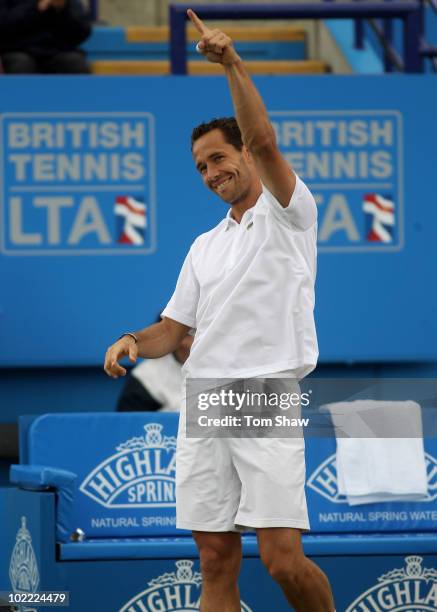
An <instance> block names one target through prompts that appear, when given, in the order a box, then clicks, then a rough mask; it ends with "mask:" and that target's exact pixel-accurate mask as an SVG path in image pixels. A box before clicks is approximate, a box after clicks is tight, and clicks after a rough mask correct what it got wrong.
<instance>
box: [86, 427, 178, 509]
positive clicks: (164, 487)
mask: <svg viewBox="0 0 437 612" xmlns="http://www.w3.org/2000/svg"><path fill="white" fill-rule="evenodd" d="M162 429H163V426H162V425H161V424H160V423H148V424H147V425H145V426H144V430H145V432H146V433H145V435H144V436H137V437H134V438H131V439H130V440H127V441H126V442H123V443H122V444H120V445H119V446H117V447H116V450H117V451H118V452H117V453H116V454H114V455H111V456H110V457H108V458H107V459H105V460H104V461H102V463H100V464H99V465H98V466H97V467H96V468H95V469H94V470H93V471H92V472H91V473H90V474H88V476H87V477H86V478H85V480H84V481H83V482H82V484H81V485H80V491H82V493H84V494H85V495H87V496H88V497H91V499H93V500H94V501H95V502H97V503H98V504H100V505H102V506H104V507H105V508H151V507H153V508H174V506H175V503H176V498H175V474H176V457H175V450H176V438H175V436H164V435H163V433H162Z"/></svg>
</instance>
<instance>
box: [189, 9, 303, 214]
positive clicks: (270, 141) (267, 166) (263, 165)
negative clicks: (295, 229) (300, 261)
mask: <svg viewBox="0 0 437 612" xmlns="http://www.w3.org/2000/svg"><path fill="white" fill-rule="evenodd" d="M188 16H189V18H190V20H191V21H192V22H193V24H194V25H195V27H196V28H197V30H198V31H199V34H200V35H201V39H200V43H199V49H200V51H201V52H202V54H203V55H204V56H205V57H206V58H207V59H208V60H209V61H210V62H214V63H220V64H222V65H223V67H224V69H225V73H226V76H227V79H228V82H229V88H230V92H231V96H232V101H233V104H234V109H235V115H236V119H237V122H238V125H239V127H240V131H241V135H242V139H243V143H244V144H245V146H246V147H247V148H248V150H249V152H250V154H251V155H252V157H253V159H254V162H255V164H256V167H257V170H258V174H259V176H260V179H261V182H262V183H263V184H264V185H265V186H266V187H267V189H268V190H269V191H270V192H271V193H272V194H273V195H274V196H275V198H276V199H277V200H278V202H279V203H280V204H281V206H282V207H283V208H286V207H287V206H288V205H289V203H290V199H291V197H292V195H293V192H294V189H295V186H296V176H295V174H294V172H293V170H292V169H291V168H290V165H289V164H288V163H287V162H286V161H285V159H284V158H283V157H282V154H281V153H280V151H279V149H278V146H277V144H276V135H275V131H274V129H273V126H272V125H271V123H270V120H269V117H268V114H267V110H266V108H265V106H264V102H263V101H262V98H261V96H260V94H259V93H258V91H257V89H256V87H255V85H254V84H253V82H252V79H251V78H250V76H249V74H248V72H247V70H246V67H245V66H244V63H243V61H242V59H241V58H240V56H239V55H238V53H237V52H236V51H235V49H234V47H233V44H232V40H231V39H230V38H229V36H227V35H226V34H224V33H223V32H221V31H219V30H212V29H209V28H208V27H207V26H205V24H204V23H203V22H202V21H201V20H200V19H199V17H197V15H196V14H195V13H194V12H193V11H191V10H190V11H188Z"/></svg>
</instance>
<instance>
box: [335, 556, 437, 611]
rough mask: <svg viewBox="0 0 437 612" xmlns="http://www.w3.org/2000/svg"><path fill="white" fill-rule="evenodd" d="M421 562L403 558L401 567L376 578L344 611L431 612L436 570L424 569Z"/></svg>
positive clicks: (436, 596)
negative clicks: (375, 582) (373, 584)
mask: <svg viewBox="0 0 437 612" xmlns="http://www.w3.org/2000/svg"><path fill="white" fill-rule="evenodd" d="M422 563H423V558H422V557H418V556H416V555H411V556H409V557H405V567H402V568H399V569H394V570H392V571H390V572H388V573H387V574H383V575H382V576H380V577H379V578H378V583H377V584H376V585H375V586H373V587H371V588H370V589H368V590H367V591H366V592H365V593H362V594H361V595H360V596H359V597H357V599H356V600H355V601H354V602H353V603H351V605H350V606H349V607H348V608H347V609H346V611H345V612H380V611H381V610H387V611H389V612H401V611H402V612H406V611H408V612H435V611H436V610H437V570H435V569H433V568H424V567H422Z"/></svg>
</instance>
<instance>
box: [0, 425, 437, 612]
mask: <svg viewBox="0 0 437 612" xmlns="http://www.w3.org/2000/svg"><path fill="white" fill-rule="evenodd" d="M176 430H177V415H175V414H160V413H125V414H117V413H83V414H51V415H42V416H40V417H37V418H27V419H26V418H23V419H22V420H21V423H20V462H21V463H20V465H19V466H15V467H13V468H12V470H11V479H12V480H13V481H14V484H15V485H17V486H11V487H7V488H3V489H0V542H2V547H1V552H0V590H15V591H18V590H20V589H23V590H27V591H31V590H39V591H49V590H65V591H69V592H70V610H71V612H79V611H81V612H83V611H88V610H93V611H94V612H100V611H101V612H111V611H114V612H116V611H118V612H137V611H138V612H139V611H143V610H151V611H152V610H172V609H184V610H196V609H198V599H199V593H200V580H201V578H200V574H199V564H198V557H197V551H196V547H195V544H194V541H193V540H192V538H191V536H190V534H188V533H187V532H183V531H178V530H176V528H175V522H174V516H175V515H174V501H175V500H174V473H175V464H174V449H175V435H176ZM429 442H430V444H431V446H430V445H428V448H427V453H428V463H429V477H430V497H431V498H432V497H433V494H434V489H433V487H434V475H435V470H434V467H433V464H432V460H431V459H432V457H433V453H434V447H433V441H429ZM333 450H334V442H333V441H332V440H329V439H326V440H325V439H320V438H319V439H316V438H314V439H309V440H308V441H307V463H308V486H307V494H308V498H309V505H310V513H311V520H312V525H313V529H314V530H313V531H312V532H311V534H308V535H304V537H303V540H304V549H305V551H306V554H308V555H309V556H310V557H311V558H313V559H314V561H315V562H316V563H318V564H319V565H320V567H322V569H323V570H324V571H325V572H326V573H327V574H328V576H329V578H330V580H331V583H332V585H333V589H334V593H335V598H336V605H337V611H338V612H340V611H342V612H346V611H347V612H353V611H355V610H357V611H358V610H360V611H362V610H366V607H365V606H367V609H369V610H372V611H373V610H374V609H378V608H375V606H377V605H381V606H382V604H381V602H383V603H384V605H385V606H386V607H385V608H384V607H383V606H382V608H381V609H387V610H389V609H392V610H396V609H400V606H401V605H404V604H405V605H406V604H411V606H410V607H411V609H412V610H433V609H437V536H436V534H435V530H434V532H433V531H432V527H433V523H432V521H433V518H432V517H433V516H434V515H436V503H435V501H434V500H433V499H430V500H428V501H427V502H423V503H422V504H421V506H420V507H421V508H422V510H420V511H419V510H417V504H414V508H415V509H413V508H412V507H409V506H406V505H405V504H394V505H393V506H394V508H395V510H392V511H393V512H395V513H394V514H393V517H394V518H392V520H391V521H389V520H386V522H385V523H384V521H383V520H381V521H379V522H378V523H377V524H375V522H374V521H371V520H370V519H369V520H368V521H367V522H366V521H364V522H362V521H359V522H352V523H351V524H349V525H348V524H347V523H345V522H344V520H340V519H341V515H342V513H346V512H349V513H350V512H351V509H350V508H348V506H347V503H346V502H345V501H344V500H341V499H339V498H338V496H337V498H336V496H335V459H334V458H333ZM318 488H319V489H320V490H318ZM327 491H329V495H328V494H327ZM322 493H326V495H325V496H324V495H323V494H322ZM381 506H382V505H378V506H376V505H374V506H371V510H369V509H368V510H367V511H369V512H370V511H372V512H375V511H381V512H382V511H383V510H384V509H385V510H387V508H384V507H381ZM384 506H385V505H384ZM425 508H426V510H425ZM329 509H330V510H331V513H334V512H335V513H336V516H337V518H338V517H340V518H339V520H338V524H336V523H335V521H334V522H333V521H323V520H320V516H321V515H322V514H323V513H326V512H328V510H329ZM401 509H402V511H401ZM360 511H361V512H364V510H362V509H361V510H360ZM404 512H406V514H404ZM409 512H423V513H424V516H427V517H428V518H427V519H424V520H419V518H418V517H419V514H416V515H410V514H409ZM396 516H397V517H398V519H399V520H400V521H401V522H400V523H399V522H396V520H395V517H396ZM414 516H416V518H413V517H414ZM387 517H390V514H387ZM400 517H404V518H400ZM372 524H373V531H371V529H370V527H371V526H372ZM345 525H347V528H346V529H345V528H344V526H345ZM400 525H402V526H403V528H402V530H401V529H400ZM78 528H80V529H81V530H82V531H83V532H85V539H84V540H83V541H81V538H80V532H78V531H77V530H78ZM377 529H380V530H381V531H380V532H379V533H378V532H377V531H376V530H377ZM342 530H343V531H344V533H341V531H342ZM353 530H354V531H355V533H351V532H352V531H353ZM382 530H383V532H382ZM426 530H428V532H426ZM345 531H349V533H346V532H345ZM72 537H73V539H74V540H76V541H73V540H72V539H71V538H72ZM243 554H244V563H243V567H242V572H241V579H240V591H241V600H242V610H245V611H247V612H249V611H252V612H258V611H259V612H264V611H267V610H275V611H279V612H280V611H282V610H284V611H285V610H288V609H289V608H288V606H287V604H286V602H285V599H284V597H283V595H282V593H281V591H280V589H279V588H278V587H277V586H276V585H275V584H274V583H273V582H272V581H271V579H270V578H269V577H268V575H267V572H266V571H265V569H264V568H263V566H262V564H261V562H260V560H259V555H258V549H257V544H256V538H255V536H254V535H253V534H245V535H244V536H243ZM373 602H375V603H373ZM377 602H379V604H378V603H377ZM391 602H393V606H394V605H395V604H396V605H397V606H398V608H396V607H393V606H392V607H391V608H390V607H389V606H390V605H391ZM414 602H416V604H417V605H419V603H417V602H421V604H420V605H422V607H417V606H416V608H414V607H413V604H414ZM416 604H414V605H416ZM172 606H173V607H172ZM178 606H179V607H178ZM372 606H373V607H372ZM426 606H428V607H426ZM432 606H434V607H432ZM40 609H41V610H44V609H45V608H40ZM405 609H409V608H405Z"/></svg>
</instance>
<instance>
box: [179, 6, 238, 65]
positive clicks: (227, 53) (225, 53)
mask: <svg viewBox="0 0 437 612" xmlns="http://www.w3.org/2000/svg"><path fill="white" fill-rule="evenodd" d="M187 15H188V17H189V19H190V21H191V22H192V24H193V25H194V27H195V28H196V30H197V31H198V32H199V34H200V35H201V38H200V41H199V44H198V49H199V50H200V52H201V53H202V55H204V56H205V57H206V58H207V59H208V60H209V61H210V62H213V63H216V64H223V65H226V64H234V63H235V62H236V61H237V60H238V59H239V56H238V54H237V52H236V51H235V49H234V46H233V44H232V40H231V39H230V38H229V36H227V35H226V34H225V33H224V32H221V31H220V30H216V29H214V30H211V29H210V28H208V27H207V26H206V25H205V24H204V23H203V21H202V20H201V19H200V18H199V17H198V16H197V15H196V13H195V12H194V11H192V10H191V9H188V11H187Z"/></svg>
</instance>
